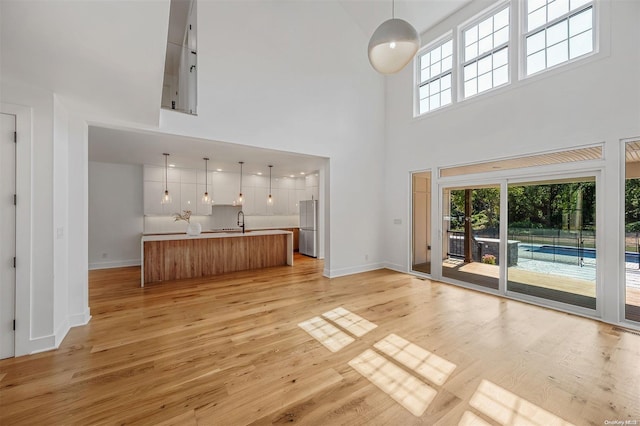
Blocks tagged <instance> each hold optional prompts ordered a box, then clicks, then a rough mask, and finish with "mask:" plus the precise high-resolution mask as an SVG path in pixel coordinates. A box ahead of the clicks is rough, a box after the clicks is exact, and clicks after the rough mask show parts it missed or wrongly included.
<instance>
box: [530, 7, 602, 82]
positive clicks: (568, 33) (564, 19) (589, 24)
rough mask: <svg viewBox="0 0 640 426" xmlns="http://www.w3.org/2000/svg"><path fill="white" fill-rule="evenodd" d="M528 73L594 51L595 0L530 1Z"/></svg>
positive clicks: (533, 72)
mask: <svg viewBox="0 0 640 426" xmlns="http://www.w3.org/2000/svg"><path fill="white" fill-rule="evenodd" d="M525 15H526V17H525V19H526V30H527V32H526V33H525V51H526V75H531V74H535V73H537V72H539V71H542V70H545V69H547V68H551V67H553V66H555V65H558V64H561V63H563V62H567V61H570V60H572V59H574V58H577V57H579V56H582V55H586V54H587V53H591V52H593V46H594V41H593V40H594V32H593V27H594V16H593V1H592V0H528V1H527V8H526V13H525Z"/></svg>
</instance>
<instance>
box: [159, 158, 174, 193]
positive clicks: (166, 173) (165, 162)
mask: <svg viewBox="0 0 640 426" xmlns="http://www.w3.org/2000/svg"><path fill="white" fill-rule="evenodd" d="M162 155H164V194H163V195H162V201H161V203H162V204H171V201H172V200H171V195H170V194H169V188H168V185H167V181H168V175H169V163H168V161H169V154H167V153H166V152H164V153H162Z"/></svg>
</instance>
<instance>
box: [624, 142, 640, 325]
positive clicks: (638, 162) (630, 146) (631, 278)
mask: <svg viewBox="0 0 640 426" xmlns="http://www.w3.org/2000/svg"><path fill="white" fill-rule="evenodd" d="M624 228H625V238H624V240H625V250H624V251H625V256H624V257H625V259H624V264H625V268H624V269H625V302H624V317H625V319H628V320H631V321H640V141H634V142H627V143H626V144H625V186H624Z"/></svg>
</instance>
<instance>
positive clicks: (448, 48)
mask: <svg viewBox="0 0 640 426" xmlns="http://www.w3.org/2000/svg"><path fill="white" fill-rule="evenodd" d="M452 52H453V41H452V40H449V41H448V42H446V43H445V44H443V45H442V57H443V58H444V57H446V56H451V53H452Z"/></svg>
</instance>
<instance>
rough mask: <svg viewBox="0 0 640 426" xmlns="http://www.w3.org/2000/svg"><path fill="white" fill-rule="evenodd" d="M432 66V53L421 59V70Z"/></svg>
mask: <svg viewBox="0 0 640 426" xmlns="http://www.w3.org/2000/svg"><path fill="white" fill-rule="evenodd" d="M429 64H431V53H429V52H427V53H425V54H424V55H422V56H421V57H420V68H427V67H429Z"/></svg>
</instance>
